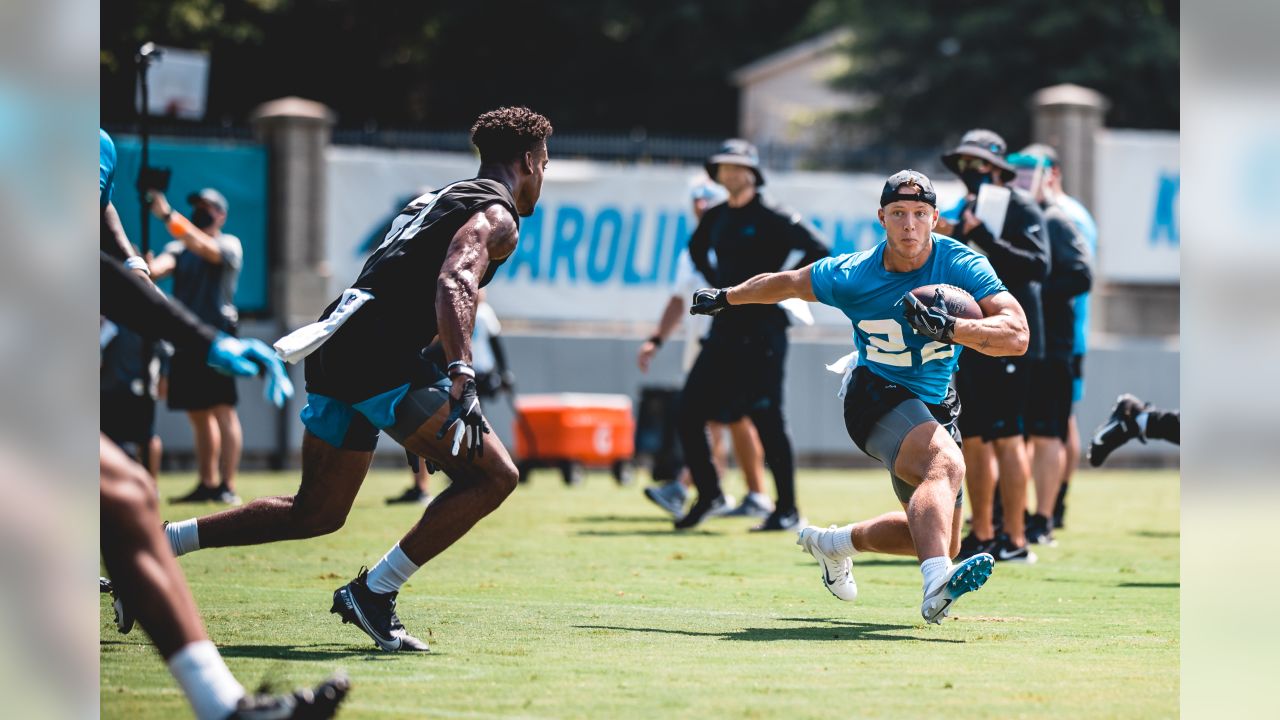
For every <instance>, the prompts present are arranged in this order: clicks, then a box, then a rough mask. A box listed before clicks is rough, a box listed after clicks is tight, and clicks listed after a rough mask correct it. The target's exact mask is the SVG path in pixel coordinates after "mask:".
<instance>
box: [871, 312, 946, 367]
mask: <svg viewBox="0 0 1280 720" xmlns="http://www.w3.org/2000/svg"><path fill="white" fill-rule="evenodd" d="M858 329H859V330H861V331H862V332H864V333H866V334H867V360H870V361H871V362H878V363H880V364H881V365H893V366H895V367H911V366H912V357H911V348H909V347H907V344H906V342H904V341H903V336H902V325H900V324H899V323H898V321H897V320H860V321H858ZM953 355H955V349H954V348H953V347H951V346H950V345H948V344H946V343H940V342H929V343H927V344H926V345H925V346H924V347H922V348H920V364H921V365H923V364H925V363H927V362H929V361H930V360H941V359H943V358H949V357H951V356H953Z"/></svg>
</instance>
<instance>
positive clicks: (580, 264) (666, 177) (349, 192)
mask: <svg viewBox="0 0 1280 720" xmlns="http://www.w3.org/2000/svg"><path fill="white" fill-rule="evenodd" d="M554 152H555V148H554V145H553V146H552V157H551V164H550V166H549V167H548V169H547V175H546V182H545V184H544V185H543V188H542V199H541V201H540V202H539V203H538V208H537V210H536V212H534V214H533V215H532V216H531V217H527V218H522V219H521V223H520V243H519V245H518V246H517V248H516V251H515V253H514V254H513V255H512V257H511V258H509V259H508V260H507V262H506V264H505V265H504V266H503V267H502V269H501V270H500V271H499V272H498V274H497V276H496V277H495V278H494V280H493V283H492V284H491V285H490V286H489V302H490V303H491V304H492V305H493V307H494V309H495V310H496V311H497V312H498V315H499V316H500V317H503V318H508V317H509V318H526V319H538V320H605V321H639V322H654V323H656V322H657V320H658V317H659V315H660V314H661V312H662V308H663V306H664V304H665V303H666V301H667V298H668V297H669V296H670V294H671V286H672V283H673V280H674V278H675V259H676V257H677V256H678V255H679V254H680V251H681V250H682V249H683V248H684V246H685V244H686V243H687V242H688V239H689V235H690V233H692V232H693V228H694V218H693V213H692V211H691V207H692V203H691V202H690V200H689V197H688V191H689V182H690V179H691V178H693V177H694V176H695V175H698V174H700V173H701V170H700V169H699V168H695V167H689V166H683V167H682V166H650V165H620V164H612V163H602V162H591V161H582V160H559V159H557V158H556V157H555V155H554ZM327 157H328V178H327V179H328V194H329V202H328V204H327V209H328V213H329V218H328V232H329V238H328V241H327V242H328V250H329V253H328V256H329V258H330V264H331V267H332V270H333V276H332V277H333V281H332V282H333V283H334V285H333V287H332V288H331V294H333V295H334V296H335V297H336V296H337V294H338V293H339V292H341V290H342V289H343V288H345V287H346V286H347V284H348V283H350V282H351V281H352V280H353V279H355V277H356V275H357V274H358V273H359V271H360V267H361V265H362V264H363V263H364V259H365V256H366V255H367V254H368V252H369V251H370V250H372V249H373V248H374V247H377V245H378V244H379V243H380V242H381V240H382V238H381V235H380V234H378V233H379V229H380V228H381V227H382V226H383V224H385V223H387V222H389V221H390V218H391V217H392V216H393V215H394V213H396V212H398V211H399V210H400V208H401V207H403V205H404V204H405V203H406V202H407V200H408V199H410V198H412V197H414V196H416V195H418V194H420V192H421V191H422V188H424V187H428V186H429V187H441V186H443V185H446V184H448V183H449V182H451V181H454V180H458V179H463V178H469V177H473V176H474V175H475V171H476V167H477V165H478V163H477V161H476V159H475V157H474V156H471V155H465V154H456V153H434V152H421V151H414V152H405V151H390V150H382V149H375V148H350V147H331V148H330V149H329V150H328V156H327ZM766 180H767V184H766V186H765V188H764V192H765V194H766V195H767V196H769V197H772V198H774V199H776V200H778V201H781V202H782V203H784V204H785V205H787V206H788V207H790V208H792V209H794V210H796V211H797V212H799V213H800V214H801V215H803V216H804V217H805V218H806V219H807V220H809V221H810V222H812V223H814V224H815V225H816V226H817V227H818V229H819V230H821V231H822V232H823V234H824V235H825V236H826V242H827V243H828V244H830V245H831V246H832V248H833V251H834V252H836V253H847V252H852V251H854V250H863V249H866V248H868V247H871V246H872V245H873V244H875V243H876V242H879V241H880V239H881V238H882V237H883V229H882V228H881V227H880V224H879V222H878V221H877V220H876V210H877V209H878V207H879V198H880V189H881V187H882V186H883V184H884V177H883V176H879V175H867V174H862V175H850V174H839V173H806V172H793V173H768V172H767V173H766ZM935 184H936V186H937V189H938V192H939V193H940V195H941V197H940V199H939V205H941V206H942V207H947V206H949V205H951V204H952V203H954V202H955V200H956V199H957V198H959V196H960V192H961V189H962V188H961V186H960V185H959V183H958V182H954V181H950V180H949V181H947V182H942V181H941V179H940V178H936V179H935ZM813 308H814V310H815V316H816V318H817V321H818V322H820V323H837V324H844V323H847V322H848V320H847V319H845V318H844V316H843V315H841V314H839V313H838V312H837V311H835V310H832V309H830V308H820V307H819V306H817V305H814V306H813Z"/></svg>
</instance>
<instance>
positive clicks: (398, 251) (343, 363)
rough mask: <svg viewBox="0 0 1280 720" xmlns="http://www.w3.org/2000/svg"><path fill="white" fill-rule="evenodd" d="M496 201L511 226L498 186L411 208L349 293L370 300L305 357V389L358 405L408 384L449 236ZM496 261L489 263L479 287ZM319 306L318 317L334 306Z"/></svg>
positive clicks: (459, 188) (448, 190) (420, 364)
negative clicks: (363, 292) (364, 293)
mask: <svg viewBox="0 0 1280 720" xmlns="http://www.w3.org/2000/svg"><path fill="white" fill-rule="evenodd" d="M494 203H498V204H500V205H502V206H503V207H505V208H507V210H508V211H509V212H510V213H511V216H512V217H513V218H516V222H517V223H518V222H519V215H518V214H517V213H516V206H515V199H514V198H513V197H512V196H511V191H510V190H508V189H507V186H506V185H503V184H502V183H501V182H498V181H497V180H489V179H484V178H477V179H474V180H465V181H462V182H456V183H452V184H450V185H447V186H445V187H443V188H441V189H440V190H438V191H436V192H434V193H428V194H426V195H423V196H421V197H419V198H416V199H414V200H413V201H412V202H410V203H409V204H408V205H407V206H406V207H405V209H404V210H402V211H401V212H400V214H399V215H398V216H397V217H396V219H395V220H394V221H393V222H392V224H391V229H390V230H389V231H388V232H387V235H386V239H384V240H383V242H382V245H380V246H379V247H378V249H376V250H374V251H373V254H372V255H370V256H369V259H368V260H367V261H365V264H364V269H362V270H361V271H360V276H359V277H357V278H356V281H355V282H354V283H352V284H351V287H353V288H358V289H360V290H367V291H368V292H369V293H370V294H372V295H373V299H372V300H370V301H369V302H367V303H366V304H365V305H364V307H362V308H360V309H359V310H358V311H356V313H355V314H354V315H352V316H351V318H350V319H349V320H348V321H347V322H346V323H345V324H344V325H343V326H342V327H341V328H339V329H338V331H337V332H335V333H334V335H333V337H331V338H330V339H329V340H328V342H326V343H325V344H324V345H323V346H321V348H320V349H319V350H318V351H316V352H315V353H314V354H312V355H311V356H309V357H308V358H307V367H306V370H307V373H306V375H307V390H308V391H310V392H316V393H320V394H322V395H329V396H332V397H335V398H338V399H340V400H343V401H345V402H359V401H361V400H365V399H367V398H370V397H372V396H374V395H377V394H379V393H382V392H386V391H387V390H391V389H394V388H396V387H399V386H401V385H403V384H405V383H407V382H415V381H418V380H419V379H420V378H419V375H421V374H422V373H423V372H424V371H427V370H428V368H425V367H424V361H423V360H422V358H421V355H420V351H421V350H422V348H424V347H426V346H427V345H428V344H429V343H430V342H431V340H432V338H434V337H435V336H436V333H437V332H438V327H437V323H436V310H435V305H436V286H437V282H438V280H439V278H440V268H441V267H442V266H443V265H444V259H445V255H446V253H447V252H448V249H449V244H450V243H451V242H452V241H453V236H454V235H455V234H456V233H457V232H458V230H459V229H460V228H461V227H462V226H463V225H464V224H466V222H467V221H468V220H470V219H471V217H472V216H474V215H475V214H476V213H478V212H482V211H483V210H484V209H485V208H487V207H488V206H490V205H493V204H494ZM504 261H505V258H504V259H502V260H490V262H489V267H488V269H487V270H486V271H485V274H484V277H482V278H481V279H480V287H484V286H485V285H487V284H489V281H490V280H492V279H493V275H494V272H496V271H497V269H498V268H499V267H500V266H501V265H502V263H503V262H504ZM337 304H338V300H334V301H333V302H332V303H330V305H329V307H327V308H325V311H324V313H323V314H322V315H321V318H324V317H327V316H328V315H329V313H331V312H332V311H333V309H334V308H335V307H337Z"/></svg>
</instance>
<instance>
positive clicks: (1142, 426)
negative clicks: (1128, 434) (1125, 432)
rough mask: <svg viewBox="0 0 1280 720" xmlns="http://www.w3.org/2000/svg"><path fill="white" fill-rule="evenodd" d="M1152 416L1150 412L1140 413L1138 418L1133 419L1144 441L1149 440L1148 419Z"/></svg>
mask: <svg viewBox="0 0 1280 720" xmlns="http://www.w3.org/2000/svg"><path fill="white" fill-rule="evenodd" d="M1150 415H1151V413H1148V412H1140V413H1138V416H1137V417H1135V418H1134V419H1133V421H1134V422H1135V423H1137V425H1138V434H1139V435H1141V436H1142V439H1144V440H1145V439H1146V438H1147V419H1148V417H1149V416H1150Z"/></svg>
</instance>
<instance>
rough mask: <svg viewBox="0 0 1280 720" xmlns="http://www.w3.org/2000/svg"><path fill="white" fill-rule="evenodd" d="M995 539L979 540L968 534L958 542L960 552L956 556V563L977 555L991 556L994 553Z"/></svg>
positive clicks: (975, 536)
mask: <svg viewBox="0 0 1280 720" xmlns="http://www.w3.org/2000/svg"><path fill="white" fill-rule="evenodd" d="M995 542H996V541H995V538H991V539H990V540H979V539H978V536H977V535H974V534H973V533H972V532H970V533H969V534H968V535H965V536H964V539H962V540H961V541H960V552H959V553H958V554H956V558H955V560H956V562H961V561H962V560H968V559H969V558H971V557H973V556H974V555H977V554H979V553H987V554H991V553H993V552H995V548H994V546H995Z"/></svg>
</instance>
